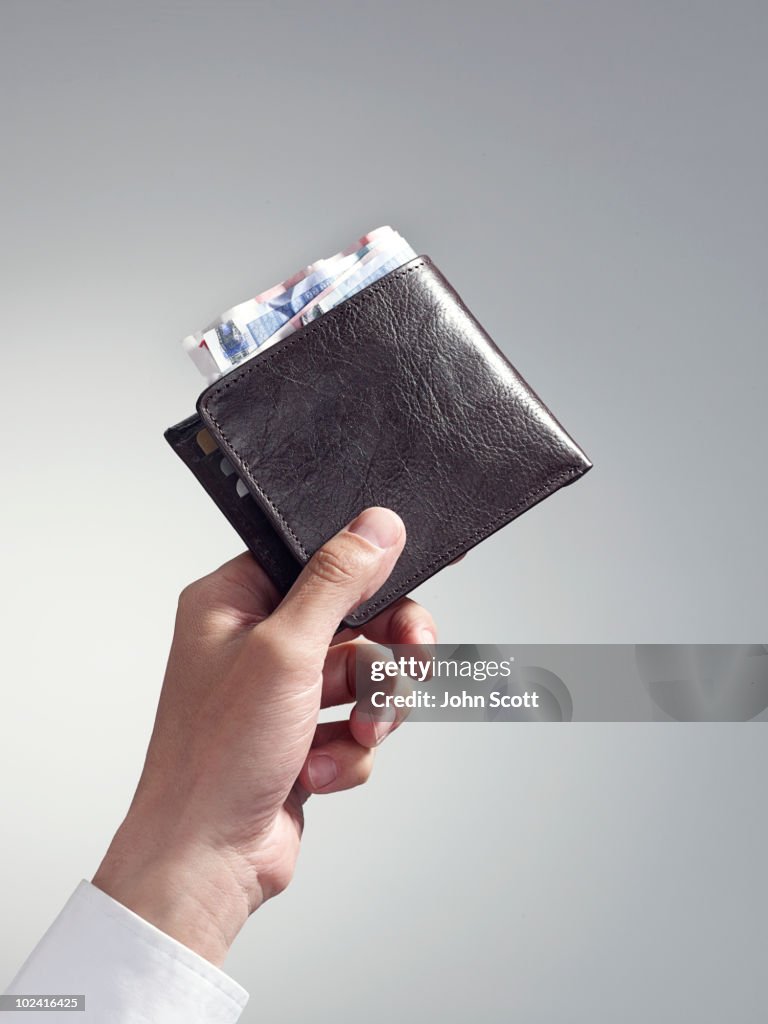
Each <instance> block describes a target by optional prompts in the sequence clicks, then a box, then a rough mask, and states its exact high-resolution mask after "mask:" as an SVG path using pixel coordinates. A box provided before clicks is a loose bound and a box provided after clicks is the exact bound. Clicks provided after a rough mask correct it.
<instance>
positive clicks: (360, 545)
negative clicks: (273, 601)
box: [270, 508, 405, 647]
mask: <svg viewBox="0 0 768 1024" xmlns="http://www.w3.org/2000/svg"><path fill="white" fill-rule="evenodd" d="M404 544H405V526H404V525H403V521H402V519H401V518H400V516H398V515H397V513H396V512H392V511H391V509H388V508H367V509H365V511H363V512H361V513H360V515H359V516H358V517H357V519H354V520H353V521H352V522H351V523H350V524H349V526H347V527H345V528H344V529H343V530H341V531H340V532H339V533H337V534H336V536H335V537H331V539H330V540H329V541H326V543H325V544H323V546H322V547H321V548H319V549H318V550H317V551H316V552H315V553H314V555H313V556H312V558H310V560H309V562H307V564H306V566H305V567H304V569H303V570H302V573H301V575H300V576H299V578H298V579H297V580H296V582H295V583H294V585H293V586H292V587H291V589H290V590H289V592H288V594H287V595H286V596H285V598H284V599H283V600H282V602H281V603H280V605H279V607H278V608H277V609H276V610H275V612H274V613H273V614H272V615H271V616H270V618H271V619H272V620H273V622H274V624H275V625H277V624H278V622H279V623H280V625H281V628H285V629H286V630H289V631H290V632H288V634H287V635H289V636H295V635H296V634H298V635H299V636H300V637H302V638H303V639H304V640H305V642H306V641H309V642H310V643H312V644H313V645H314V644H315V643H317V644H318V645H322V646H323V647H327V646H328V645H329V644H330V642H331V639H332V637H333V634H334V633H335V631H336V629H337V628H338V625H339V623H340V622H341V620H342V619H343V618H344V616H345V615H346V614H347V613H348V612H350V611H351V610H352V609H353V608H356V607H357V605H359V604H361V603H362V602H363V601H365V600H367V599H368V598H369V597H370V596H371V595H372V594H375V593H376V591H377V590H378V589H379V587H380V586H381V585H382V584H383V583H384V581H385V580H386V578H387V577H388V576H389V574H390V573H391V572H392V569H393V568H394V565H395V562H396V561H397V559H398V558H399V557H400V553H401V552H402V550H403V546H404Z"/></svg>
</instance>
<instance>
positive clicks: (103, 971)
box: [2, 879, 248, 1024]
mask: <svg viewBox="0 0 768 1024" xmlns="http://www.w3.org/2000/svg"><path fill="white" fill-rule="evenodd" d="M6 993H14V994H19V995H31V994H37V995H45V994H49V995H84V996H85V1012H84V1013H82V1014H81V1013H79V1012H75V1013H74V1015H73V1014H72V1012H71V1011H56V1010H38V1011H35V1010H20V1011H11V1012H9V1013H8V1014H7V1015H6V1014H3V1019H2V1024H11V1022H12V1021H15V1020H18V1021H19V1022H21V1024H34V1022H35V1021H40V1022H41V1024H53V1022H54V1021H56V1020H62V1019H65V1020H67V1021H68V1022H70V1024H86V1022H87V1021H89V1020H90V1021H93V1022H98V1024H235V1021H237V1020H238V1018H239V1017H240V1014H241V1013H242V1011H243V1007H244V1006H245V1004H246V1003H247V1002H248V993H247V992H246V991H245V989H244V988H242V987H241V986H240V985H238V984H237V982H236V981H233V979H232V978H230V977H229V975H227V974H225V973H224V972H223V971H221V970H220V969H219V968H218V967H216V966H215V965H214V964H212V963H210V962H209V961H208V960H205V959H204V958H203V957H201V956H199V955H198V954H197V953H195V952H193V951H192V950H191V949H189V948H188V947H187V946H184V945H182V944H181V943H180V942H177V941H176V939H173V938H171V936H170V935H166V934H165V932H162V931H160V929H159V928H156V927H155V926H154V925H152V924H150V923H149V922H148V921H145V920H144V918H142V917H139V915H138V914H134V913H133V911H132V910H128V908H127V907H124V906H123V905H122V904H121V903H118V902H117V901H116V900H113V899H112V897H111V896H108V895H107V894H106V893H105V892H102V890H101V889H98V888H96V886H94V885H91V883H90V882H87V881H85V879H83V880H82V881H81V882H80V884H79V885H78V887H77V888H76V889H75V891H74V892H73V893H72V895H71V896H70V898H69V899H68V900H67V902H66V904H65V905H64V908H63V910H62V911H61V913H60V914H59V916H58V917H57V918H56V920H55V921H54V922H53V924H52V925H51V926H50V928H49V929H48V931H47V932H46V933H45V935H44V936H43V937H42V939H41V940H40V942H39V943H38V944H37V946H36V947H35V949H34V950H33V952H32V953H31V955H30V956H29V957H28V958H27V960H26V962H25V963H24V965H23V966H22V968H21V970H20V971H19V972H18V974H17V975H16V977H15V978H14V979H13V981H12V982H11V983H10V985H9V986H8V988H7V989H6ZM62 1013H66V1017H64V1018H62V1016H61V1014H62Z"/></svg>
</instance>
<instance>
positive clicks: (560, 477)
mask: <svg viewBox="0 0 768 1024" xmlns="http://www.w3.org/2000/svg"><path fill="white" fill-rule="evenodd" d="M581 472H582V467H581V466H571V468H570V469H567V470H565V471H564V472H562V473H558V474H557V475H556V476H553V477H549V479H548V480H546V481H545V483H543V484H542V485H541V486H540V487H538V488H537V489H536V490H535V491H530V492H529V493H528V494H526V496H525V497H524V498H523V499H522V500H521V501H519V502H518V503H517V505H515V506H513V508H511V509H506V510H505V511H504V512H501V513H500V514H499V515H498V516H496V518H495V519H492V520H490V522H487V523H485V525H483V526H481V527H479V528H478V529H476V530H475V531H474V532H473V533H470V534H467V536H466V537H464V538H463V540H460V541H458V542H457V543H456V544H454V545H453V547H452V548H449V549H448V551H445V552H443V553H442V554H441V555H438V557H437V558H435V559H433V560H432V561H431V562H430V563H429V564H428V565H424V566H422V567H421V568H420V569H419V570H417V572H415V573H413V574H412V575H411V576H409V577H408V578H407V579H404V580H402V581H401V582H400V583H399V584H398V585H397V586H396V587H394V588H393V589H392V590H390V591H388V592H387V593H386V594H383V595H382V596H381V597H380V598H379V599H378V600H377V601H374V603H373V604H371V603H370V602H367V603H366V604H364V605H362V607H361V608H360V609H358V610H357V612H355V613H354V614H352V615H348V616H347V619H348V620H349V621H350V622H352V623H355V622H356V621H357V620H358V619H360V618H361V617H362V616H364V615H368V614H369V613H370V612H372V611H374V610H375V609H376V608H378V607H379V605H381V604H384V603H385V602H386V601H388V600H389V599H390V598H391V597H394V596H395V595H396V594H398V593H402V592H403V590H405V588H406V587H407V586H408V585H409V584H410V583H413V582H414V581H415V580H418V579H419V578H420V577H423V575H424V573H428V572H429V570H430V569H434V568H435V566H437V565H439V564H440V563H441V562H443V561H445V559H446V558H450V557H451V555H453V554H455V552H457V551H459V550H460V548H462V547H463V546H464V544H466V543H467V541H471V540H474V539H475V537H478V538H482V537H483V536H484V535H485V533H486V531H487V530H489V529H491V528H492V527H494V526H495V525H496V524H497V523H502V522H504V521H505V520H506V519H508V518H510V517H511V518H514V517H515V516H516V515H518V514H519V513H520V512H522V511H523V509H524V508H525V507H526V506H527V505H528V504H529V503H530V502H531V501H533V500H534V499H535V498H538V497H539V495H542V494H545V493H546V492H547V491H550V490H551V488H552V487H554V486H555V485H557V484H559V483H561V482H562V481H565V480H567V479H568V477H571V476H578V475H580V474H581Z"/></svg>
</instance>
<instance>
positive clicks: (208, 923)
mask: <svg viewBox="0 0 768 1024" xmlns="http://www.w3.org/2000/svg"><path fill="white" fill-rule="evenodd" d="M91 882H92V884H93V885H95V886H96V887H97V888H99V889H101V890H102V891H103V892H105V893H106V894H107V895H108V896H111V897H112V899H114V900H116V901H117V902H118V903H121V904H122V905H123V906H125V907H127V908H128V909H129V910H132V911H133V912H134V913H135V914H138V915H139V917H141V918H143V919H144V920H145V921H148V922H149V923H150V924H153V925H154V926H155V927H156V928H159V929H160V930H161V931H162V932H165V934H166V935H170V936H171V938H174V939H176V940H177V941H178V942H180V943H182V945H184V946H187V947H188V948H189V949H191V950H193V951H194V952H195V953H198V954H199V955H200V956H202V957H204V958H205V959H206V960H209V961H210V962H211V963H213V964H216V966H221V965H222V964H223V962H224V960H225V958H226V955H227V953H228V951H229V948H230V946H231V945H232V942H233V941H234V939H235V937H236V935H237V934H238V932H239V931H240V929H241V928H242V927H243V925H244V924H245V922H246V920H247V919H248V916H249V914H250V913H251V912H252V910H254V909H255V906H254V905H253V903H252V897H251V896H249V893H248V891H247V890H246V888H245V887H244V886H243V885H242V883H241V882H240V880H239V878H238V874H237V872H236V871H235V870H234V866H233V865H232V863H231V861H230V860H229V858H228V857H227V856H226V855H225V854H224V853H223V852H221V851H217V850H214V849H211V848H208V847H206V846H204V845H202V844H200V843H199V842H193V841H190V842H185V843H180V842H178V841H174V842H164V841H163V840H162V839H160V837H159V836H158V834H157V833H156V832H155V831H154V830H152V829H151V828H148V827H146V825H144V824H143V823H140V822H138V821H136V820H135V819H132V818H131V817H130V815H129V817H128V818H126V820H125V822H123V824H122V825H121V827H120V829H119V830H118V832H117V834H116V835H115V838H114V839H113V841H112V843H111V844H110V847H109V849H108V851H107V853H106V855H105V857H104V859H103V861H102V862H101V864H100V865H99V868H98V870H97V871H96V874H95V875H94V876H93V878H92V880H91ZM257 905H258V904H257Z"/></svg>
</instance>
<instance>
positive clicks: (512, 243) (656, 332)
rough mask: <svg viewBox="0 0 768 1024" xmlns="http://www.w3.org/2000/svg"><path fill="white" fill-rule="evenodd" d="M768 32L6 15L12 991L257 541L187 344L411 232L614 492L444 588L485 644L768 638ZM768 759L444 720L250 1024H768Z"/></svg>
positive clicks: (354, 812) (427, 15)
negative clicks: (197, 470) (230, 511)
mask: <svg viewBox="0 0 768 1024" xmlns="http://www.w3.org/2000/svg"><path fill="white" fill-rule="evenodd" d="M767 37H768V19H767V17H766V5H765V4H764V3H746V2H740V3H728V4H726V3H724V2H723V3H720V4H712V3H704V2H701V3H694V2H688V3H682V2H671V3H658V2H650V3H649V2H645V3H640V2H637V3H616V2H602V3H601V2H592V0H590V2H582V3H570V2H561V3H535V2H529V3H509V2H507V3H501V2H500V3H497V4H491V3H487V2H478V0H475V2H473V3H471V4H466V5H458V4H455V3H447V2H430V3H426V2H423V0H421V2H417V3H411V4H406V3H402V2H388V3H370V2H359V0H358V2H355V3H330V4H328V3H327V4H314V5H311V4H307V3H294V4H281V5H278V4H256V3H251V4H235V3H221V2H217V3H209V4H200V3H196V4H190V3H162V4H157V3H136V2H134V3H122V4H116V3H110V2H98V3H92V4H88V3H83V2H70V3H42V2H35V0H20V2H16V0H3V2H2V3H1V4H0V39H1V40H2V42H1V43H0V48H1V49H0V79H1V80H0V103H2V107H3V117H2V124H3V178H4V184H3V190H2V199H1V200H0V202H1V203H2V206H1V213H0V215H1V217H2V237H3V246H2V252H1V253H0V260H1V261H2V266H1V267H0V280H2V282H3V291H4V300H3V304H2V312H3V320H4V323H3V327H4V332H3V354H2V366H3V387H2V404H3V418H2V421H3V432H4V438H3V448H4V459H3V483H2V486H3V495H4V501H3V505H2V508H3V523H2V526H3V529H2V534H3V543H4V547H5V554H4V561H3V588H2V590H3V609H2V621H3V625H4V634H5V637H4V640H3V668H4V673H3V674H4V686H3V708H2V754H1V757H2V764H1V765H0V769H1V770H2V775H1V776H0V777H1V778H2V782H0V796H1V798H2V822H3V835H4V841H3V843H2V847H1V848H0V849H1V852H0V864H1V866H2V907H3V912H2V922H3V923H2V938H1V940H0V975H2V979H4V980H2V979H0V980H2V983H3V984H5V983H6V981H7V980H9V979H10V977H11V975H12V974H13V973H14V972H15V970H16V969H17V967H18V966H19V964H20V962H21V960H22V959H23V958H24V956H25V955H26V953H27V952H28V951H29V949H30V948H31V947H32V946H33V944H34V942H35V941H36V939H37V938H38V937H39V935H40V934H41V933H42V931H43V930H44V928H45V927H47V924H48V923H49V921H50V920H51V918H52V917H53V915H54V914H55V913H56V912H57V911H58V909H59V908H60V906H61V905H62V904H63V902H64V900H65V899H66V897H67V896H68V895H69V893H70V891H71V890H72V888H73V887H74V885H75V884H76V882H77V881H78V879H79V878H80V877H90V876H91V874H92V873H93V871H94V869H95V868H96V866H97V863H98V861H99V859H100V856H101V854H102V852H103V850H104V848H105V846H106V844H107V842H108V840H109V838H110V836H111V834H112V831H113V830H114V828H115V826H116V825H117V824H118V822H119V820H120V817H121V815H122V813H123V812H124V809H125V807H126V805H127V802H128V800H129V798H130V795H131V793H132V791H133V787H134V784H135V781H136V778H137V774H138V771H139V768H140V765H141V760H142V756H143V752H144V749H145V744H146V741H147V738H148V735H149V730H150V727H151V722H152V718H153V712H154V705H155V701H156V697H157V693H158V688H159V684H160V679H161V676H162V671H163V667H164V660H165V655H166V650H167V645H168V641H169V638H170V631H171V624H172V616H173V611H174V607H175V600H176V594H177V591H178V590H179V589H180V588H181V587H182V585H183V584H184V583H185V582H187V581H188V580H190V579H192V578H194V577H196V576H198V575H201V574H203V573H205V572H207V571H209V570H210V569H211V568H212V567H214V566H215V565H217V564H218V563H219V562H220V561H223V560H225V559H226V558H228V557H230V556H231V555H233V554H234V553H235V552H236V551H238V550H239V544H238V541H237V538H236V537H235V536H234V534H233V533H232V531H231V530H230V529H229V527H228V526H227V524H226V523H225V522H224V521H223V520H222V519H221V518H220V516H219V514H218V513H217V511H216V510H215V509H214V508H213V506H212V505H211V504H210V502H209V501H208V500H207V499H206V498H205V496H204V495H202V494H201V493H200V492H199V490H198V488H197V485H196V484H195V482H194V481H193V479H192V477H191V476H190V475H189V474H188V473H187V472H186V471H185V470H184V467H183V466H182V465H181V464H180V463H179V462H178V461H177V460H176V459H175V457H174V456H173V455H172V453H171V452H170V450H168V449H167V448H166V446H165V443H164V441H163V440H162V436H161V434H162V430H163V428H165V427H166V426H167V425H169V424H170V423H172V422H175V421H176V420H178V419H180V418H182V417H183V416H185V415H187V414H188V413H189V412H191V411H192V408H193V405H194V400H195V397H196V395H197V393H198V391H199V390H200V389H201V384H202V379H201V378H199V377H198V376H197V374H196V371H195V370H194V368H193V367H192V365H191V363H190V362H189V361H188V359H187V357H186V356H184V355H183V354H182V352H181V349H180V346H179V344H178V341H177V339H179V338H180V337H181V336H182V335H184V334H185V333H187V332H189V331H191V330H194V329H196V328H197V327H199V326H201V325H202V324H203V323H204V322H207V321H208V320H209V319H210V317H212V316H213V315H214V314H215V313H217V312H218V311H219V310H220V309H222V308H223V307H225V306H227V305H229V304H231V303H233V302H235V301H238V300H241V299H243V298H245V297H248V296H249V295H251V294H253V293H254V291H256V290H258V289H259V288H261V287H266V286H268V285H270V284H272V283H273V282H274V281H275V280H277V279H279V278H280V277H282V276H284V275H286V274H288V273H290V272H292V271H293V270H295V269H296V268H297V267H298V266H300V265H302V264H303V263H305V262H307V261H308V260H311V259H314V258H317V257H319V256H322V255H327V254H328V253H330V252H332V251H334V250H335V249H337V248H339V247H341V246H343V245H345V244H347V243H348V242H349V241H350V240H351V239H353V238H354V237H356V236H357V235H358V234H359V233H360V232H362V231H364V230H366V229H368V228H371V227H374V226H375V225H378V224H380V223H387V222H390V223H392V224H394V225H395V226H396V227H397V228H399V229H400V230H401V231H402V232H403V233H404V234H405V235H406V236H407V237H408V239H409V240H410V241H411V242H412V244H413V245H414V246H415V248H416V249H417V250H418V251H426V252H428V253H430V254H431V255H432V256H433V258H434V259H435V260H436V261H437V262H438V263H439V265H440V266H441V268H442V269H443V271H444V272H445V273H446V275H447V276H448V277H449V278H450V279H451V280H452V281H453V282H454V283H455V285H456V286H457V288H459V290H460V291H461V293H462V296H463V297H464V299H465V300H466V301H467V303H468V304H469V305H470V306H471V307H472V308H473V310H474V311H475V312H476V314H477V316H478V317H479V318H480V319H481V321H482V322H483V323H484V325H485V326H486V327H487V329H488V330H489V331H490V332H491V334H492V335H494V336H495V337H496V338H497V340H498V342H499V343H500V344H501V345H502V346H503V347H504V349H505V351H506V352H507V353H508V355H509V356H510V357H511V358H512V360H513V361H514V362H515V364H516V365H517V366H518V368H519V369H520V370H521V372H522V373H523V374H524V375H525V376H526V377H527V378H528V379H529V381H530V382H531V383H532V385H533V386H534V387H535V388H536V389H537V390H538V391H539V392H540V394H541V395H542V397H543V398H544V399H545V401H546V402H547V403H548V404H550V405H551V407H552V408H553V410H555V411H556V413H557V415H558V416H559V417H560V418H561V419H562V421H563V422H564V424H565V425H566V427H567V428H568V429H569V430H570V431H571V432H572V433H573V435H574V436H575V437H576V438H577V440H578V441H579V442H580V443H581V444H582V445H583V446H584V447H585V448H586V450H587V452H588V453H589V454H590V455H591V457H592V458H593V460H594V462H595V464H596V468H595V470H594V471H593V472H592V473H591V474H590V475H589V476H588V477H587V478H585V479H584V480H583V481H581V482H579V483H577V484H576V485H575V486H574V487H572V488H568V489H567V490H565V491H563V492H561V493H560V494H558V495H556V496H555V497H553V498H552V499H550V500H548V501H547V502H545V503H544V505H542V506H540V507H539V508H537V509H536V510H534V511H533V512H531V513H530V514H528V515H526V516H524V517H523V518H522V519H521V520H519V521H518V522H517V523H516V524H514V525H513V526H510V527H508V528H507V529H505V530H504V531H502V532H501V533H500V534H497V535H496V536H495V537H494V538H493V539H491V540H489V541H488V542H486V543H485V544H483V545H482V546H481V547H480V548H479V549H478V550H476V551H475V552H473V553H472V554H471V555H469V556H468V557H467V558H466V559H465V561H464V562H463V563H462V564H461V565H460V566H458V567H456V568H454V569H452V570H450V571H446V572H444V573H442V574H440V575H439V576H438V577H437V578H435V579H434V580H432V581H431V582H429V583H428V584H427V585H425V586H423V587H422V588H421V591H420V594H419V596H420V598H421V599H422V600H423V601H424V602H425V603H426V604H427V605H428V606H430V607H431V608H432V609H433V610H434V613H435V615H436V617H437V619H438V622H439V624H440V627H441V635H442V638H443V639H444V640H445V642H459V641H467V642H470V641H471V642H489V643H492V642H523V641H524V642H528V643H543V642H556V641H561V642H604V641H611V642H651V641H652V642H657V643H667V642H676V641H686V642H749V641H751V642H759V641H760V640H765V639H766V638H765V634H764V629H765V602H766V590H765V581H766V568H767V566H766V544H765V508H766V501H765V499H766V477H765V471H764V470H765V460H764V442H765V419H764V412H763V406H764V403H765V395H764V391H765V381H766V372H767V371H768V354H767V350H766V345H765V327H766V319H767V317H766V289H765V270H766V227H767V226H768V225H767V224H766V201H765V182H766V172H767V171H768V167H767V166H766V165H767V163H768V160H767V157H768V146H767V145H766V133H765V105H764V100H765V94H766V88H767V87H768V67H767V65H766V61H765V53H766V44H767V43H768V38H767ZM767 763H768V755H767V754H766V746H765V737H764V734H763V732H762V727H761V726H755V725H752V726H720V725H718V726H705V725H701V726H696V725H694V726H676V725H669V726H664V725H653V724H648V725H624V726H601V725H597V726H590V725H581V726H578V725H572V726H566V727H558V726H530V727H522V728H521V727H514V726H511V725H498V726H495V727H494V726H486V725H477V726H470V725H456V726H446V725H431V726H429V725H416V726H414V727H413V728H412V729H411V730H408V729H407V728H406V729H404V730H403V731H402V732H401V733H400V734H398V735H397V736H396V737H395V738H393V740H392V741H391V742H390V743H389V744H388V745H387V746H386V749H384V750H383V751H382V753H381V755H380V759H379V763H378V765H377V771H376V773H375V778H374V779H373V780H372V782H371V784H370V785H369V786H368V787H366V788H365V789H364V790H358V791H356V792H354V793H351V794H348V795H340V796H334V797H328V798H325V799H316V800H314V801H312V802H311V805H310V807H309V811H308V819H309V821H308V829H307V833H306V842H305V848H304V851H303V854H302V857H301V860H300V864H299V869H298V874H297V877H296V880H295V883H294V885H293V886H292V887H291V888H290V889H289V891H288V892H287V893H286V894H285V895H283V896H282V897H281V898H280V899H279V900H276V901H274V902H273V903H272V904H270V905H268V906H267V907H266V908H264V909H263V910H262V911H260V912H259V913H258V914H257V915H256V916H255V918H254V919H253V920H252V921H251V922H249V924H248V926H247V928H246V929H245V931H244V932H243V934H242V935H241V936H240V938H239V939H238V942H237V944H236V946H235V947H234V949H233V951H232V954H231V957H230V960H229V961H228V962H227V970H228V971H229V972H230V973H231V974H232V975H233V976H234V977H235V978H237V979H238V980H239V981H240V982H241V983H242V984H244V985H245V986H246V987H247V988H248V989H249V990H250V991H251V1003H250V1005H249V1007H248V1009H247V1010H246V1012H245V1014H244V1016H243V1018H242V1019H243V1021H244V1022H246V1024H247V1022H256V1021H262V1020H277V1021H283V1020H285V1021H299V1020H310V1019H311V1020H316V1021H338V1020H340V1019H341V1020H347V1019H352V1018H353V1017H358V1016H361V1015H364V1017H365V1019H366V1020H369V1021H371V1022H377V1021H385V1020H390V1019H392V1018H393V1017H394V1018H396V1019H400V1020H403V1021H416V1020H420V1019H424V1017H425V1016H426V1017H427V1018H430V1019H431V1018H434V1019H441V1020H444V1021H450V1022H454V1021H456V1022H458V1021H466V1020H469V1019H472V1020H480V1021H502V1020H510V1019H513V1020H520V1021H526V1022H527V1024H534V1022H550V1021H556V1022H571V1021H579V1022H580V1021H595V1020H597V1021H614V1020H622V1021H624V1022H635V1021H637V1022H640V1021H643V1022H645V1021H647V1020H650V1019H652V1020H654V1021H660V1022H667V1021H669V1022H678V1021H681V1020H691V1019H694V1018H695V1019H697V1020H698V1021H702V1022H709V1021H712V1022H715V1021H718V1022H720V1021H722V1020H724V1019H728V1020H732V1021H736V1022H752V1021H758V1020H762V1019H764V1016H765V1011H766V997H765V989H764V984H763V983H761V981H760V973H761V971H762V968H763V967H764V958H765V943H766V937H767V935H766V931H767V926H766V911H767V910H768V900H767V899H766V888H765V884H764V877H765V864H766V855H767V854H768V830H766V826H765V800H764V791H765V786H764V778H763V776H764V771H765V768H766V764H767Z"/></svg>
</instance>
